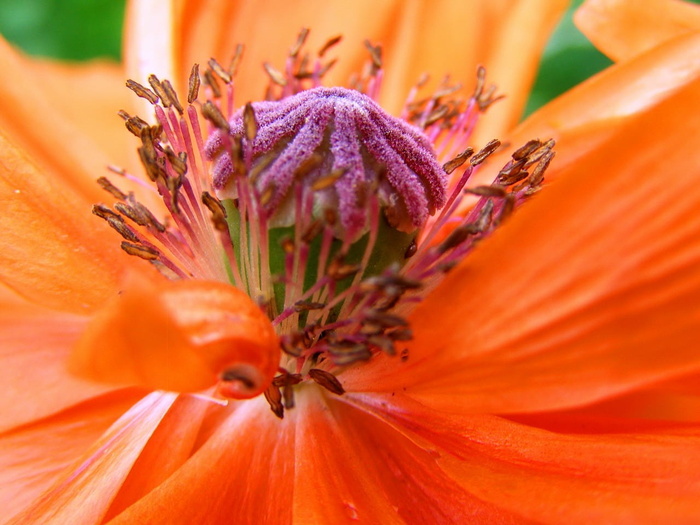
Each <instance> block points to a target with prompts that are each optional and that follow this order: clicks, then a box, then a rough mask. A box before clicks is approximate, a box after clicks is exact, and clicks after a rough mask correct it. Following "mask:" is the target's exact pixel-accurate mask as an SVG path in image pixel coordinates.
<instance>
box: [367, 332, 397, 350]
mask: <svg viewBox="0 0 700 525" xmlns="http://www.w3.org/2000/svg"><path fill="white" fill-rule="evenodd" d="M367 342H368V343H369V344H371V345H372V346H375V347H377V348H380V349H381V350H382V351H383V352H384V353H385V354H387V355H396V348H394V341H392V340H391V338H390V337H388V336H386V335H373V336H371V337H368V338H367Z"/></svg>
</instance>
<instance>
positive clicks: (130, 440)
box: [15, 393, 177, 523]
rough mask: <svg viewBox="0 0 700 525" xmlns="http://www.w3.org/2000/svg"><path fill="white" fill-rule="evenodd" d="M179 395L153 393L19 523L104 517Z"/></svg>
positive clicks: (67, 472) (108, 432)
mask: <svg viewBox="0 0 700 525" xmlns="http://www.w3.org/2000/svg"><path fill="white" fill-rule="evenodd" d="M176 400H177V396H176V395H174V394H163V393H153V394H150V395H149V396H147V397H145V398H144V399H143V400H141V401H140V402H139V403H138V404H136V405H134V406H133V407H132V408H131V409H130V410H129V411H128V412H127V413H125V414H124V415H123V416H122V417H121V418H120V419H119V420H118V421H117V422H116V423H115V424H114V425H112V427H111V428H110V429H109V430H108V431H107V432H106V433H105V434H104V435H103V436H102V437H101V438H100V439H99V440H97V441H96V442H95V443H94V444H93V445H92V446H91V447H90V449H89V450H88V451H87V452H86V453H85V454H84V455H83V457H82V458H81V459H79V460H78V461H77V462H76V463H74V464H73V465H72V467H70V468H68V469H66V471H64V473H63V475H61V476H60V477H58V479H57V480H56V482H55V484H54V485H53V486H52V487H51V488H50V489H49V490H48V491H47V492H45V493H44V494H43V495H42V496H41V497H40V498H39V499H38V500H36V501H35V502H34V504H33V505H32V506H31V507H30V508H28V509H26V510H25V511H24V512H23V513H22V514H21V515H20V516H17V517H16V518H15V519H16V520H17V522H18V523H50V522H53V523H100V522H101V521H102V518H103V517H104V515H105V513H106V512H107V510H108V509H109V506H110V504H111V502H112V500H113V499H114V497H115V495H116V493H117V491H118V490H119V488H120V487H121V485H122V484H123V483H124V479H125V478H126V477H127V475H128V474H129V471H130V470H131V468H132V466H133V464H134V462H135V461H136V460H137V459H138V457H139V455H140V454H141V451H142V450H143V448H144V446H145V445H146V444H147V443H148V440H149V439H150V437H151V435H152V434H153V432H154V431H155V430H156V428H158V425H159V424H160V422H161V421H162V419H163V417H164V416H165V415H166V414H167V412H168V410H170V408H171V406H172V405H173V403H174V402H175V401H176Z"/></svg>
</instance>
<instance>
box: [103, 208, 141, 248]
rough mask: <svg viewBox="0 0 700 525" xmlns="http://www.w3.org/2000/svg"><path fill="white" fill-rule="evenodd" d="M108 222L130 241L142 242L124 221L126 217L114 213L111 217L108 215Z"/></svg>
mask: <svg viewBox="0 0 700 525" xmlns="http://www.w3.org/2000/svg"><path fill="white" fill-rule="evenodd" d="M106 221H107V224H109V225H110V226H111V227H112V229H114V230H115V231H116V232H117V233H118V234H119V235H121V236H122V237H124V239H126V240H127V241H130V242H140V240H139V238H138V236H137V235H136V233H135V232H134V230H132V229H131V228H129V227H128V226H127V225H126V223H125V222H124V219H122V218H121V216H119V215H116V214H115V215H112V216H109V217H106Z"/></svg>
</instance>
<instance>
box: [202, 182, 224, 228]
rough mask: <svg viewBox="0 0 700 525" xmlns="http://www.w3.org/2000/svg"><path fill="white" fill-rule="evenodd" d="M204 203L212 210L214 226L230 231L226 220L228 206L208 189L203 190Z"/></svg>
mask: <svg viewBox="0 0 700 525" xmlns="http://www.w3.org/2000/svg"><path fill="white" fill-rule="evenodd" d="M202 203H203V204H204V205H205V206H206V207H207V208H208V209H209V211H210V212H211V219H212V223H213V224H214V228H215V229H216V230H217V231H220V232H228V223H227V222H226V208H224V205H223V204H221V201H220V200H219V199H217V198H216V197H214V196H213V195H212V194H210V193H209V192H208V191H204V192H202Z"/></svg>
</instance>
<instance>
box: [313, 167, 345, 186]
mask: <svg viewBox="0 0 700 525" xmlns="http://www.w3.org/2000/svg"><path fill="white" fill-rule="evenodd" d="M345 172H346V170H333V171H332V172H330V173H329V174H328V175H325V176H323V177H319V178H318V179H316V180H315V181H314V182H313V183H312V184H311V189H312V190H314V191H319V190H323V189H325V188H328V187H330V186H333V184H335V183H336V181H337V180H338V179H339V178H340V177H342V176H343V174H344V173H345Z"/></svg>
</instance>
